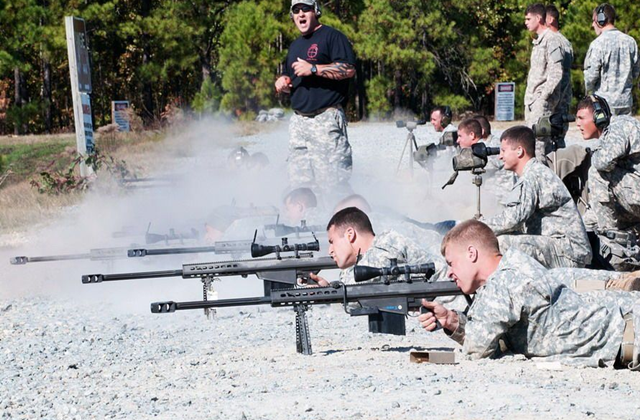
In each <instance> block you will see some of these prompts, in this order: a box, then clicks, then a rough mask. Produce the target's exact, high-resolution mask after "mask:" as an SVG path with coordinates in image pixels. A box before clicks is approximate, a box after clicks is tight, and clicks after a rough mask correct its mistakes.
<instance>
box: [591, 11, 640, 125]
mask: <svg viewBox="0 0 640 420" xmlns="http://www.w3.org/2000/svg"><path fill="white" fill-rule="evenodd" d="M615 19H616V13H615V10H614V9H613V7H612V6H611V5H609V4H606V3H604V4H601V5H600V6H598V7H596V9H595V10H594V11H593V19H592V26H593V29H594V30H595V32H596V35H597V36H598V37H597V38H596V39H594V40H593V42H591V45H589V51H587V56H586V57H585V59H584V84H585V89H586V91H587V93H588V94H589V93H594V94H596V95H598V96H600V97H602V98H605V99H606V100H607V102H608V103H609V106H610V107H611V112H612V113H613V114H614V115H621V114H631V108H632V106H633V96H632V95H631V91H632V89H633V81H634V80H635V79H636V78H637V77H638V75H639V74H640V60H639V59H638V44H637V43H636V41H635V40H634V39H633V38H632V37H630V36H629V35H627V34H624V33H622V32H620V31H619V30H618V29H616V27H615V26H614V24H615Z"/></svg>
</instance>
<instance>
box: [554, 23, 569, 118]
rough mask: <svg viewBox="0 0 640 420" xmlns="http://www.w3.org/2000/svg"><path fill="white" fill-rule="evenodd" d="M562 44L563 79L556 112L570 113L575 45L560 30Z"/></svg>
mask: <svg viewBox="0 0 640 420" xmlns="http://www.w3.org/2000/svg"><path fill="white" fill-rule="evenodd" d="M555 34H556V36H557V37H558V39H559V40H560V44H561V45H562V53H563V56H562V79H561V80H560V102H559V103H558V106H557V107H556V112H562V113H564V114H568V113H569V108H570V107H571V98H572V97H573V89H571V65H572V64H573V45H571V42H569V40H568V39H567V38H566V37H565V36H564V35H562V34H561V33H560V32H556V33H555Z"/></svg>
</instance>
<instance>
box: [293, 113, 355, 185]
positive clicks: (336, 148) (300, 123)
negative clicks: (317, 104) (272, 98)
mask: <svg viewBox="0 0 640 420" xmlns="http://www.w3.org/2000/svg"><path fill="white" fill-rule="evenodd" d="M351 166H352V159H351V145H350V144H349V139H348V138H347V117H346V115H345V113H344V110H343V109H342V108H341V107H332V108H328V109H327V110H325V111H324V112H322V113H321V114H319V115H316V116H315V117H307V116H304V115H298V114H294V115H293V116H292V117H291V122H290V124H289V159H288V171H289V182H290V183H291V186H292V187H293V188H295V187H297V186H301V185H303V184H309V183H315V185H317V187H318V188H319V189H320V190H322V191H323V192H328V191H330V190H333V189H334V188H335V187H336V186H340V185H344V184H346V183H347V182H348V181H349V178H350V177H351Z"/></svg>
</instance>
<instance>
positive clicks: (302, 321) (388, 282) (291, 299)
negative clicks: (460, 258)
mask: <svg viewBox="0 0 640 420" xmlns="http://www.w3.org/2000/svg"><path fill="white" fill-rule="evenodd" d="M434 272H435V266H434V265H433V264H431V263H428V264H420V265H404V266H398V265H397V263H396V261H394V260H392V261H391V265H390V266H389V267H382V268H376V267H367V266H356V267H355V270H354V278H355V280H356V282H361V281H365V280H370V279H372V278H375V277H380V278H381V280H380V281H375V282H370V283H363V284H354V285H345V284H344V283H341V282H333V283H331V285H330V286H327V287H305V288H293V289H279V290H272V291H271V294H270V295H268V296H260V297H250V298H239V299H221V300H215V301H195V302H173V301H168V302H155V303H152V304H151V312H152V313H170V312H175V311H180V310H189V309H211V308H224V307H235V306H253V305H271V306H272V307H274V308H279V307H285V306H291V307H293V309H294V311H295V314H296V349H297V352H298V353H302V354H307V355H308V354H312V353H313V352H312V348H311V340H310V335H309V325H308V322H307V318H306V312H307V311H308V309H309V307H310V306H312V305H322V304H329V303H340V304H342V305H343V307H344V310H345V312H346V313H347V314H349V315H351V316H362V315H372V314H377V313H380V312H391V313H398V314H404V315H408V314H409V313H410V312H414V311H417V310H422V309H423V307H422V299H430V300H432V299H435V298H436V297H438V296H452V295H461V294H462V291H461V290H460V289H459V288H458V287H457V286H456V284H455V283H454V282H451V281H440V282H432V281H429V280H430V277H431V276H432V275H433V273H434Z"/></svg>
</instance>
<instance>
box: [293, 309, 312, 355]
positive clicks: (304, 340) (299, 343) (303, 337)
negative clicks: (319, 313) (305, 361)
mask: <svg viewBox="0 0 640 420" xmlns="http://www.w3.org/2000/svg"><path fill="white" fill-rule="evenodd" d="M308 309H309V307H308V306H307V305H305V304H298V305H294V306H293V310H294V311H295V312H296V350H297V351H298V353H301V354H304V355H307V356H308V355H311V354H313V351H312V350H311V336H310V335H309V323H308V322H307V310H308Z"/></svg>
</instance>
